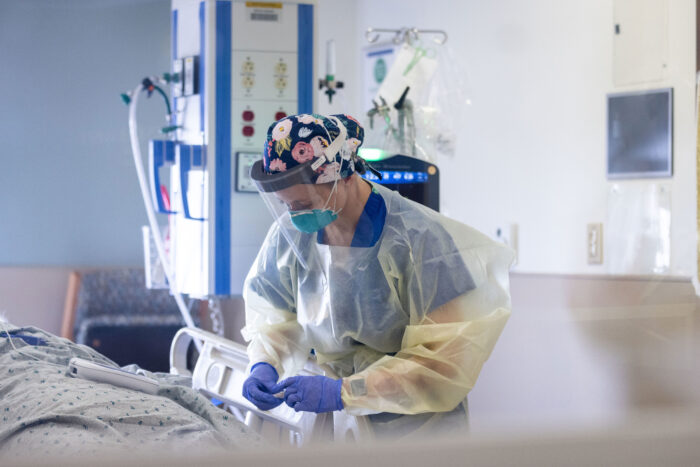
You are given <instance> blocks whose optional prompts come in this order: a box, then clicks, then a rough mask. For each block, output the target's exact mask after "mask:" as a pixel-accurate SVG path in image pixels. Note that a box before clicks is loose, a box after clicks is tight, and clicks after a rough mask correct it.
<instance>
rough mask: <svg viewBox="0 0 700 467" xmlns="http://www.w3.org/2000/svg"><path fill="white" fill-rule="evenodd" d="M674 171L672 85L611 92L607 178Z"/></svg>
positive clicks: (659, 175) (643, 176)
mask: <svg viewBox="0 0 700 467" xmlns="http://www.w3.org/2000/svg"><path fill="white" fill-rule="evenodd" d="M671 175H673V89H671V88H668V89H655V90H650V91H641V92H626V93H618V94H609V95H608V178H651V177H670V176H671Z"/></svg>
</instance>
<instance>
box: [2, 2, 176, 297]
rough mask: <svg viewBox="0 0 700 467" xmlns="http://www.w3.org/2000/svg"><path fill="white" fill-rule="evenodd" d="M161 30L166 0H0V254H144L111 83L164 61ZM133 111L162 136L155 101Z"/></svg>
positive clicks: (84, 259) (73, 259)
mask: <svg viewBox="0 0 700 467" xmlns="http://www.w3.org/2000/svg"><path fill="white" fill-rule="evenodd" d="M169 31H170V2H169V1H167V0H143V1H134V0H130V1H122V0H100V1H98V2H94V1H91V0H65V1H61V2H55V1H50V0H33V1H31V2H25V1H3V2H0V63H1V65H0V69H2V73H0V96H1V98H0V142H1V143H2V150H1V151H0V162H1V163H0V167H1V168H0V266H19V267H31V266H40V267H45V266H51V267H65V266H68V267H71V266H112V267H121V266H132V267H133V266H139V265H141V264H142V256H143V254H142V246H141V245H142V241H141V233H140V232H141V231H140V226H141V225H144V224H145V223H146V215H145V211H144V207H143V201H142V200H141V196H140V194H139V188H138V183H137V180H136V174H135V171H134V165H133V164H134V163H133V160H132V156H131V151H130V147H129V134H128V127H127V107H126V106H125V105H124V103H123V102H122V101H121V99H120V97H119V94H120V93H122V92H124V91H126V90H128V89H131V88H133V87H135V86H136V85H137V84H138V83H139V82H140V81H141V79H142V78H143V77H144V76H146V75H148V74H158V73H161V72H163V71H167V70H168V69H169V66H170V64H169V51H170V35H169ZM139 113H140V116H141V119H140V122H141V124H142V126H141V136H142V139H143V140H144V141H145V140H146V139H147V138H149V137H151V138H153V137H158V135H159V132H158V131H157V130H158V129H159V128H160V127H161V126H163V119H164V115H165V107H164V106H163V102H162V101H158V100H157V99H151V102H149V105H142V106H141V109H140V112H139ZM145 149H146V146H145V145H144V150H145ZM28 285H31V284H28ZM35 285H36V286H37V288H36V289H35V290H38V288H39V286H40V284H35ZM1 309H2V304H1V303H0V310H1Z"/></svg>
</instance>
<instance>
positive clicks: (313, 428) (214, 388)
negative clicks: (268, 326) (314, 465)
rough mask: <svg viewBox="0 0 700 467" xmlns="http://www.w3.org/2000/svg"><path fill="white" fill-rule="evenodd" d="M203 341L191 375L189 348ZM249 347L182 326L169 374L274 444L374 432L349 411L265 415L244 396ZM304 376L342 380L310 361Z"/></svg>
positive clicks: (348, 438) (342, 439)
mask: <svg viewBox="0 0 700 467" xmlns="http://www.w3.org/2000/svg"><path fill="white" fill-rule="evenodd" d="M193 342H199V345H200V352H199V358H198V359H197V362H196V364H195V366H194V369H193V370H192V371H190V370H189V369H188V367H187V362H188V349H189V348H190V344H192V343H193ZM248 363H249V361H248V355H247V353H246V348H245V347H244V346H243V345H241V344H239V343H237V342H234V341H231V340H229V339H225V338H222V337H220V336H218V335H216V334H213V333H210V332H207V331H204V330H202V329H198V328H189V327H186V328H182V329H181V330H180V331H178V332H177V334H175V337H174V338H173V342H172V345H171V347H170V373H171V374H174V375H179V376H190V377H191V378H192V388H193V389H195V390H197V391H199V392H200V393H202V394H204V395H206V396H207V397H209V398H210V399H212V400H216V401H220V402H221V404H222V405H223V406H224V408H225V409H226V410H228V411H229V412H231V413H232V414H233V415H234V416H235V417H236V418H237V419H238V420H239V421H241V422H243V423H245V424H246V425H247V426H248V427H249V428H251V429H253V430H254V431H256V432H257V433H259V434H260V435H261V436H262V437H264V438H265V439H267V440H268V441H270V442H272V443H275V444H283V445H284V444H290V445H293V446H303V445H308V444H311V443H315V442H321V441H333V442H337V443H346V442H353V441H362V440H367V439H368V438H369V437H370V434H371V428H370V426H369V421H368V420H367V418H366V417H354V416H351V415H347V414H345V413H344V411H336V412H332V413H322V414H318V415H317V414H314V413H310V412H295V411H294V410H292V409H291V408H290V407H288V406H287V405H286V404H282V405H280V406H279V407H277V408H275V409H273V410H269V411H261V410H259V409H258V408H257V407H255V406H254V405H253V404H251V403H250V402H249V401H248V400H246V399H245V398H244V397H243V393H242V388H243V382H244V381H245V379H246V377H247V374H246V369H247V367H248ZM301 374H303V375H308V376H312V375H324V376H328V377H331V378H335V377H337V376H336V375H335V374H334V373H333V372H332V371H331V370H330V369H329V368H328V367H324V366H319V365H317V364H316V363H314V362H312V361H309V362H307V364H306V366H305V367H304V370H303V371H302V373H301Z"/></svg>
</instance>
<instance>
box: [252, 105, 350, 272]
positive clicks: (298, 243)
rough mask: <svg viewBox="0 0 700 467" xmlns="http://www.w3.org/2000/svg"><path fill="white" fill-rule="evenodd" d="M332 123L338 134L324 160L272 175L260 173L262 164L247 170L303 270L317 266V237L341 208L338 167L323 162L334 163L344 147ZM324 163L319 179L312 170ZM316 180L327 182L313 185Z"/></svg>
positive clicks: (337, 164) (341, 135)
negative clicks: (325, 180) (338, 193)
mask: <svg viewBox="0 0 700 467" xmlns="http://www.w3.org/2000/svg"><path fill="white" fill-rule="evenodd" d="M333 120H334V121H335V123H336V125H338V127H339V129H340V134H339V135H338V137H337V138H336V139H335V140H333V142H332V143H331V144H330V145H329V146H328V147H327V148H326V149H325V151H324V155H325V158H320V159H316V160H315V161H314V160H312V161H308V162H305V163H303V164H301V165H298V166H296V167H294V168H292V169H290V170H287V171H285V172H280V173H277V174H273V175H271V174H268V173H265V172H264V170H263V161H262V160H260V161H257V162H256V163H255V164H254V165H253V167H252V169H251V178H252V179H253V181H254V182H255V184H256V186H257V188H258V191H259V193H260V196H261V197H262V199H263V200H264V201H265V205H266V206H267V208H268V210H269V211H270V213H271V214H272V216H273V218H274V219H275V222H277V224H278V225H279V228H280V231H281V233H282V234H283V235H284V237H285V239H286V240H287V242H289V245H290V246H291V248H292V251H293V252H294V254H295V255H296V256H297V258H298V259H299V263H300V264H301V266H302V267H303V268H305V269H309V268H311V267H317V266H318V264H316V259H318V254H317V248H316V245H317V243H318V237H319V235H321V236H322V235H323V230H324V228H325V227H326V226H328V225H330V224H331V223H332V222H333V221H334V220H335V219H336V218H337V216H338V213H339V212H340V210H341V208H342V206H338V205H337V199H338V196H337V190H338V183H339V179H340V164H339V163H330V164H328V163H327V161H329V160H330V161H333V160H335V156H336V154H337V153H338V151H340V149H341V148H342V146H343V144H344V143H345V138H346V134H347V131H346V129H345V127H344V126H343V124H342V123H341V122H340V121H339V120H337V119H333ZM329 140H330V136H329ZM324 163H325V171H324V173H322V174H321V175H320V176H319V174H318V173H317V172H316V169H317V168H318V167H319V166H320V165H322V164H324ZM319 177H322V178H321V180H323V179H328V180H329V181H328V182H327V183H323V182H321V183H317V182H316V180H317V179H318V178H319Z"/></svg>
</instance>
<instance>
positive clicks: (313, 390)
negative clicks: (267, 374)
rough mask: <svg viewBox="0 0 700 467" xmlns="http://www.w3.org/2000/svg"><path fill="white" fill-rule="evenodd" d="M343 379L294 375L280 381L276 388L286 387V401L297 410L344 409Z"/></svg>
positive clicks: (320, 411) (321, 410) (325, 410)
mask: <svg viewBox="0 0 700 467" xmlns="http://www.w3.org/2000/svg"><path fill="white" fill-rule="evenodd" d="M342 384H343V380H342V379H332V378H327V377H325V376H292V377H291V378H287V379H285V380H284V381H282V382H281V383H279V384H278V385H277V387H276V389H284V390H285V391H284V401H285V402H286V403H287V405H288V406H290V407H291V408H293V409H294V410H295V411H297V412H299V411H304V412H315V413H322V412H332V411H334V410H343V400H342V399H341V398H340V388H341V386H342Z"/></svg>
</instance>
